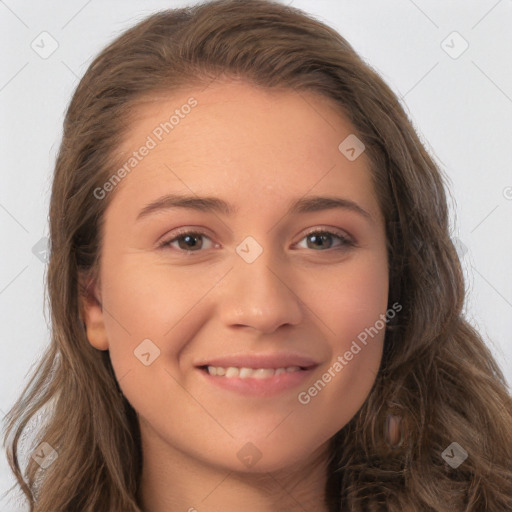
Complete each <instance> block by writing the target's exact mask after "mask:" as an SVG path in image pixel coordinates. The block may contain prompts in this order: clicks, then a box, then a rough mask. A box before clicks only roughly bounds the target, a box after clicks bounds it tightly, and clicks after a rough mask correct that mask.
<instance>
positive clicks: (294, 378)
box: [197, 364, 318, 397]
mask: <svg viewBox="0 0 512 512" xmlns="http://www.w3.org/2000/svg"><path fill="white" fill-rule="evenodd" d="M317 366H318V365H316V364H315V365H313V366H307V367H306V366H281V367H278V368H251V367H247V366H242V367H237V366H213V365H202V366H199V367H197V369H198V370H199V371H200V373H201V375H202V378H203V379H204V380H205V381H206V383H207V384H208V385H211V386H214V387H215V388H217V389H219V388H220V389H222V390H225V391H228V392H230V393H237V394H240V395H245V396H253V397H271V396H275V395H278V394H285V392H286V391H289V392H291V391H293V390H296V388H298V387H299V386H301V387H304V386H305V383H306V382H307V380H308V379H309V378H310V377H311V375H312V373H313V370H314V369H315V368H316V367H317Z"/></svg>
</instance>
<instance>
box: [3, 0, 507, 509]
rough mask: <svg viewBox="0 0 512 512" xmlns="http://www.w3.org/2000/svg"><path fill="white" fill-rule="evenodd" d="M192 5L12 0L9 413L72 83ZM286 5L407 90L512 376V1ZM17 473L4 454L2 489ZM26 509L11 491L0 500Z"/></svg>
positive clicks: (487, 326)
mask: <svg viewBox="0 0 512 512" xmlns="http://www.w3.org/2000/svg"><path fill="white" fill-rule="evenodd" d="M192 3H194V2H193V0H190V1H189V2H186V1H167V2H164V1H156V0H154V1H145V2H141V1H138V2H137V1H134V0H123V1H112V0H111V1H101V2H100V1H98V0H89V1H87V0H80V1H79V0H73V1H67V2H57V1H55V0H52V1H45V2H36V1H21V0H0V40H1V48H2V52H1V54H0V112H1V120H2V122H1V137H0V141H1V153H0V155H1V164H0V235H1V238H2V245H1V252H0V254H1V267H0V321H1V326H2V340H1V347H2V352H1V357H0V365H1V366H0V375H1V377H0V379H1V388H0V416H1V417H3V416H4V414H5V412H7V410H8V409H9V408H10V406H11V405H12V403H13V402H14V400H15V398H16V397H17V396H18V395H19V393H20V391H21V389H22V385H23V384H24V383H25V382H26V377H27V374H28V372H29V370H30V369H31V365H32V364H33V363H35V362H36V361H37V360H38V358H39V357H40V354H41V353H42V351H43V349H44V348H45V346H46V344H47V343H48V339H49V334H48V327H47V320H46V318H47V317H48V315H47V314H46V317H45V313H44V309H43V303H44V289H43V278H44V272H45V264H44V263H43V262H42V261H41V260H40V259H39V258H38V257H37V256H36V255H35V254H34V253H33V252H32V248H33V247H34V245H36V244H37V242H38V241H39V240H40V239H41V238H42V237H45V236H47V235H48V227H47V211H48V201H49V192H50V185H51V173H52V171H53V166H54V163H55V156H56V152H57V150H58V146H59V142H60V137H61V125H62V121H63V116H64V111H65V108H66V106H67V104H68V102H69V100H70V98H71V94H72V92H73V90H74V89H75V87H76V85H77V82H78V79H79V78H80V77H81V76H82V75H83V73H84V72H85V70H86V68H87V66H88V65H89V63H90V62H91V60H92V58H93V56H95V55H96V54H97V53H98V52H99V51H100V50H101V49H102V48H103V47H104V46H105V45H106V43H108V42H109V41H111V40H112V39H113V38H115V37H116V36H117V35H119V34H120V33H121V32H122V31H123V30H125V29H126V28H128V27H130V26H132V25H133V24H135V23H136V22H137V21H139V20H141V19H143V18H144V17H145V16H146V15H148V14H150V13H152V12H154V11H156V10H159V9H164V8H169V7H181V6H184V5H191V4H192ZM283 3H287V4H290V5H292V6H294V7H298V8H301V9H304V10H306V11H308V12H310V13H312V14H314V15H315V16H317V17H318V18H319V19H320V20H322V21H324V22H326V23H328V24H329V25H331V26H332V27H334V28H335V29H337V30H338V31H339V32H340V33H341V34H342V35H343V36H344V37H345V38H346V39H347V40H348V41H349V42H350V43H351V44H352V45H353V46H354V48H355V49H356V51H358V52H359V53H360V54H361V55H362V57H363V58H364V59H365V60H366V61H367V62H368V63H369V64H370V65H371V66H373V68H374V69H375V70H376V71H377V72H379V73H380V74H381V76H382V77H383V78H384V79H385V80H386V82H387V83H388V84H389V85H390V86H391V88H392V89H393V90H394V91H395V92H396V94H397V95H398V96H399V97H400V98H402V102H403V104H404V106H405V108H406V111H407V112H408V114H409V115H410V118H411V120H412V121H413V123H414V126H415V127H416V129H417V131H418V132H419V134H420V136H421V138H422V140H423V141H424V142H425V144H426V145H427V148H428V149H429V151H430V152H431V154H432V155H433V156H434V158H435V159H436V161H437V162H438V163H439V164H440V166H441V168H442V169H443V170H444V171H445V172H446V174H447V175H448V177H449V181H450V183H449V186H450V190H451V197H452V199H451V201H452V203H451V205H450V206H451V209H452V212H453V216H452V218H453V230H454V231H453V236H454V237H457V238H458V239H459V246H460V248H461V251H460V253H461V254H463V265H464V269H465V274H466V278H467V287H468V299H467V306H466V310H467V316H468V318H469V320H470V321H471V322H472V323H473V324H474V325H476V326H477V327H478V328H479V329H480V330H481V332H482V333H483V335H484V337H485V339H486V340H487V342H488V344H489V346H490V347H491V349H492V351H493V353H494V354H495V357H496V358H497V360H498V362H499V363H500V365H501V367H502V368H503V370H504V372H505V375H506V377H507V379H508V382H509V383H512V341H511V334H510V333H511V331H512V272H511V270H510V264H511V258H510V254H511V252H512V251H511V249H512V229H510V228H511V222H510V220H511V214H512V188H511V187H512V151H511V147H512V66H511V64H512V62H511V58H510V55H511V54H512V31H511V30H510V27H511V26H512V1H511V0H499V1H496V0H478V1H476V0H473V1H467V0H458V1H452V2H445V1H442V0H436V1H423V0H414V1H413V0H391V1H386V2H382V1H380V0H371V1H370V0H363V1H359V2H355V1H349V0H293V1H292V2H290V1H289V0H283ZM43 31H47V32H48V33H49V34H51V37H52V38H54V39H55V40H56V41H57V43H58V48H57V49H56V51H55V52H54V53H53V54H52V55H50V56H49V57H48V58H46V59H43V58H41V57H40V56H39V55H38V54H37V53H36V52H35V51H34V50H33V49H32V47H31V44H32V42H33V41H34V40H35V43H34V44H36V43H38V41H40V38H41V37H47V36H40V34H41V33H42V32H43ZM454 31H456V32H458V33H459V34H460V35H461V36H462V38H464V40H465V41H466V42H467V43H468V44H469V47H468V49H467V50H466V51H465V52H464V53H462V54H461V55H460V56H458V58H452V57H451V56H450V55H448V54H447V53H446V51H445V50H444V49H443V47H445V48H446V49H447V50H449V51H451V52H452V54H457V53H459V52H460V51H461V49H462V48H463V46H461V45H463V44H464V41H463V40H462V39H460V38H458V36H453V35H450V34H452V33H453V32H454ZM448 36H449V37H448ZM447 37H448V39H446V38H447ZM443 41H445V43H442V42H443ZM39 44H40V45H42V43H39ZM447 46H451V47H452V48H451V50H450V49H449V48H447ZM46 48H48V46H46ZM427 293H428V292H427ZM10 485H11V478H10V476H9V471H8V469H7V463H6V462H5V457H4V455H3V454H2V456H1V457H0V493H2V492H3V491H4V490H6V489H7V488H8V487H10ZM15 510H17V509H16V507H15V505H14V504H13V503H9V502H8V500H7V498H5V499H2V498H1V497H0V511H2V512H3V511H6V512H7V511H9V512H14V511H15Z"/></svg>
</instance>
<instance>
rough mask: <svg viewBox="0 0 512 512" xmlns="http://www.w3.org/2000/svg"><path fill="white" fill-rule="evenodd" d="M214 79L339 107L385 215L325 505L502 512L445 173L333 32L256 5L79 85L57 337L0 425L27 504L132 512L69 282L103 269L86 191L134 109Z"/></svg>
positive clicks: (62, 168)
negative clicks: (379, 286)
mask: <svg viewBox="0 0 512 512" xmlns="http://www.w3.org/2000/svg"><path fill="white" fill-rule="evenodd" d="M221 75H222V76H224V77H227V78H230V77H231V78H236V79H243V80H246V81H247V82H249V83H253V84H257V85H258V86H261V87H266V88H282V89H293V90H295V91H296V92H297V93H298V94H300V93H301V91H313V92H317V93H320V94H322V95H324V96H326V97H328V98H331V99H333V100H334V101H335V102H336V104H337V105H338V106H339V109H340V112H342V113H343V114H344V115H345V116H346V117H347V118H348V120H349V121H350V122H351V123H352V125H353V126H354V128H355V130H356V133H357V136H358V137H359V138H360V139H361V140H362V141H363V142H364V144H365V146H366V154H367V155H368V157H369V158H370V161H371V164H372V174H373V178H374V183H375V189H376V192H377V194H378V197H379V202H380V206H381V208H382V211H383V213H384V216H385V219H386V232H387V240H388V250H389V261H390V289H389V303H390V305H391V304H394V303H395V302H398V303H399V304H400V305H401V306H402V311H401V312H400V314H399V315H397V320H396V321H395V322H391V324H392V325H391V326H390V329H389V331H388V332H387V334H386V339H385V344H384V353H383V358H382V363H381V367H380V371H379V373H378V375H377V377H376V381H375V383H374V386H373V388H372V390H371V392H370V394H369V396H368V397H367V400H366V401H365V403H364V404H363V406H362V408H361V409H360V410H359V411H358V413H357V414H356V415H355V416H354V418H352V420H351V421H350V422H349V423H348V424H347V425H346V426H344V427H343V428H342V429H341V430H340V431H339V432H338V433H337V434H336V435H335V436H334V437H333V438H332V440H331V443H332V456H331V460H330V470H331V471H330V474H329V477H328V482H327V488H326V495H327V496H328V499H329V503H330V508H331V510H333V511H334V510H338V511H339V510H341V509H343V510H350V511H377V510H383V511H384V510H385V511H388V512H398V511H400V512H402V511H404V510H407V511H426V510H429V511H439V512H440V511H450V512H453V511H475V512H482V511H484V510H488V511H504V510H512V442H511V438H510V436H511V434H512V400H511V396H510V394H509V391H508V389H507V384H506V381H505V379H504V376H503V374H502V372H501V370H500V368H499V366H498V365H497V363H496V362H495V360H494V359H493V357H492V355H491V353H490V351H489V349H488V348H487V346H486V345H485V343H484V342H483V340H482V338H481V337H480V336H479V334H478V333H477V332H475V330H474V329H473V328H472V327H471V326H470V325H469V324H468V322H467V321H466V320H464V318H463V317H462V313H461V311H462V306H463V302H464V294H465V290H464V282H463V276H462V273H461V267H460V263H459V260H458V257H457V253H456V251H455V249H454V245H453V244H452V241H451V239H450V233H449V222H448V211H447V202H446V196H445V191H444V180H443V176H442V173H441V171H440V169H439V168H438V167H437V165H436V164H435V162H434V161H433V159H432V158H431V157H430V156H429V154H428V153H427V151H426V150H425V148H424V147H423V145H422V143H421V142H420V140H419V138H418V136H417V134H416V133H415V131H414V129H413V127H412V125H411V123H410V121H409V119H408V118H407V115H406V114H405V112H404V110H403V108H402V107H401V105H400V103H399V101H398V100H397V98H396V96H395V95H394V94H393V92H392V91H391V90H390V88H389V87H388V86H387V85H386V84H385V83H384V82H383V80H382V79H381V78H380V77H379V76H378V75H377V74H376V73H375V72H374V71H373V70H372V69H371V67H369V66H368V65H367V64H365V63H364V62H363V60H362V59H361V58H360V57H359V56H358V55H357V54H356V52H355V51H354V50H353V48H352V47H351V46H350V44H349V43H348V42H347V41H346V40H345V39H344V38H343V37H341V36H340V35H339V34H338V33H337V32H336V31H334V30H333V29H331V28H329V27H328V26H326V25H325V24H323V23H321V22H319V21H317V20H315V19H314V18H312V17H310V16H308V15H306V14H305V13H303V12H301V11H299V10H298V9H294V8H290V7H285V6H283V5H281V4H279V3H274V2H271V1H267V0H244V1H241V0H220V1H214V2H210V3H205V4H202V5H198V6H195V7H190V8H184V9H176V10H167V11H163V12H158V13H156V14H154V15H152V16H150V17H148V18H147V19H145V20H143V21H142V22H140V23H138V24H137V25H136V26H134V27H133V28H131V29H129V30H128V31H126V32H125V33H123V34H122V35H121V36H120V37H118V38H117V39H116V40H115V41H113V42H112V43H111V44H110V45H109V46H108V47H106V48H105V49H104V50H103V51H102V52H101V54H100V55H99V56H97V57H96V59H95V60H94V61H93V62H92V64H91V65H90V66H89V69H88V70H87V72H86V73H85V75H84V77H83V78H82V80H81V81H80V83H79V85H78V87H77V89H76V92H75V94H74V96H73V98H72V100H71V103H70V105H69V108H68V110H67V114H66V118H65V121H64V134H63V140H62V144H61V146H60V151H59V154H58V158H57V162H56V168H55V173H54V179H53V188H52V195H51V205H50V260H49V267H48V271H47V289H48V294H49V301H50V307H51V321H52V327H51V329H52V337H51V343H50V345H49V347H48V348H47V350H46V352H45V354H44V357H43V358H42V360H41V362H40V363H39V365H38V367H37V368H36V370H35V371H34V372H33V374H32V376H31V379H30V381H29V382H28V384H27V386H26V388H25V390H24V391H23V393H22V395H21V397H20V398H19V400H18V401H17V402H16V403H15V405H14V406H13V407H12V409H11V410H10V411H9V413H8V415H7V420H8V421H7V427H6V433H5V438H4V445H5V446H6V447H7V454H8V459H9V463H10V465H11V468H12V470H13V472H14V474H15V476H16V478H17V480H18V482H19V486H20V488H21V489H22V491H23V492H24V494H25V496H26V498H27V499H28V502H29V503H30V510H31V511H37V512H51V511H52V512H53V511H59V512H68V511H69V512H77V511H83V512H86V511H87V512H92V511H98V510H101V511H102V512H119V511H123V512H128V511H130V512H135V511H139V512H140V508H139V506H138V504H137V491H138V488H139V482H140V477H141V464H142V462H141V461H142V454H141V445H140V432H139V429H138V424H137V419H136V414H135V411H134V410H133V409H132V407H131V406H130V404H129V403H128V402H127V400H126V399H125V398H124V397H123V396H122V394H121V393H120V388H119V385H118V383H117V381H116V378H115V375H114V372H113V369H112V366H111V363H110V359H109V354H108V351H105V352H101V351H98V350H96V349H94V348H93V347H92V346H91V345H90V343H89V342H88V340H87V338H86V333H85V329H84V325H83V322H82V320H81V311H80V300H79V298H80V294H84V293H86V290H85V289H84V288H83V287H82V286H81V285H80V283H81V280H80V277H81V276H84V275H85V276H87V275H89V276H91V275H95V273H96V272H97V270H98V262H99V255H100V249H101V237H102V219H103V216H104V213H105V209H106V208H107V207H108V205H109V203H110V201H111V200H112V197H113V196H114V195H115V191H113V192H112V193H111V194H109V195H108V196H107V197H105V198H104V199H102V200H98V199H97V197H95V195H94V190H95V189H97V188H98V187H101V186H102V184H104V183H106V181H107V180H108V179H109V177H111V176H112V174H113V171H114V170H115V169H117V168H118V166H119V165H121V164H122V162H121V161H120V160H119V157H118V155H117V153H116V148H118V147H119V145H120V143H121V141H122V140H123V137H124V135H125V134H126V131H127V129H128V128H129V126H130V119H131V118H130V116H131V113H132V112H133V111H134V107H135V106H136V105H137V104H139V103H140V102H142V101H144V100H145V99H148V98H151V97H152V96H154V95H155V94H156V93H159V92H165V93H167V94H169V93H172V92H173V91H177V90H178V89H183V88H186V87H191V86H194V85H202V84H204V86H207V85H208V83H210V82H211V81H212V80H215V79H216V78H217V77H219V76H221ZM340 142H341V141H340ZM390 415H392V416H391V417H393V416H398V417H399V418H401V422H400V423H399V425H400V428H401V429H402V431H401V434H402V438H401V442H397V443H395V444H392V443H389V436H388V435H386V429H385V427H384V426H385V425H386V424H389V418H390ZM36 419H38V423H37V424H35V420H36ZM27 432H35V434H36V435H35V436H34V439H35V441H34V442H33V443H32V445H31V448H30V450H34V449H38V450H40V451H41V450H42V453H44V454H48V453H50V454H53V456H54V458H55V460H53V463H51V464H49V465H48V467H46V468H45V469H43V468H42V467H41V466H40V464H39V463H38V462H37V457H36V458H31V457H29V456H27V457H26V459H27V460H26V461H21V462H24V463H26V467H24V468H23V470H22V464H21V463H20V448H21V446H22V444H23V439H24V437H25V434H26V433H27ZM388 433H389V432H388ZM41 443H47V444H43V445H42V444H41ZM452 443H457V446H455V445H452ZM450 446H451V452H450V451H448V452H445V450H446V449H448V450H450ZM459 446H460V447H462V448H463V449H464V450H465V452H466V453H467V458H466V459H465V460H464V461H463V462H462V464H460V465H459V466H458V467H453V466H452V465H450V464H448V463H447V459H446V458H443V455H442V454H443V453H445V454H446V453H449V454H451V455H448V457H450V456H452V457H453V453H454V452H453V450H454V449H455V450H456V451H457V450H460V448H459ZM52 449H53V450H55V453H54V452H53V451H52ZM32 453H33V452H32V451H29V454H28V455H31V454H32ZM458 453H460V452H458Z"/></svg>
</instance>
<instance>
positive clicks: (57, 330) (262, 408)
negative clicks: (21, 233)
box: [6, 0, 512, 512]
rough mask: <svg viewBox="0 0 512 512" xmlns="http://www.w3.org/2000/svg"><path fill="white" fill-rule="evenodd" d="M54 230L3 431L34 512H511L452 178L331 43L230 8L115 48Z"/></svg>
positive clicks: (305, 25) (204, 9) (509, 420)
mask: <svg viewBox="0 0 512 512" xmlns="http://www.w3.org/2000/svg"><path fill="white" fill-rule="evenodd" d="M50 228H51V256H50V263H49V271H48V287H49V295H50V301H51V308H52V329H53V336H52V343H51V345H50V347H49V348H48V351H47V353H46V355H45V357H44V359H43V361H42V362H41V364H40V366H39V368H38V370H37V372H36V373H35V375H34V376H33V378H32V380H31V382H30V383H29V385H28V386H27V389H26V390H25V392H24V393H23V395H22V397H21V398H20V400H19V401H18V402H17V403H16V404H15V406H14V407H13V409H12V410H11V411H10V413H9V416H8V418H9V423H8V426H7V432H6V442H7V443H8V455H9V458H10V463H11V466H12V468H13V471H14V472H15V474H16V476H17V479H18V481H19V483H20V486H21V488H22V489H23V491H24V492H25V494H26V496H27V499H28V501H29V503H30V505H31V510H34V511H38V512H43V511H50V510H51V511H55V510H59V511H74V512H75V511H78V510H80V511H93V510H94V511H98V510H101V511H112V512H114V511H119V510H123V511H141V510H142V511H144V512H160V511H163V510H199V511H201V510H217V509H220V508H222V509H223V510H241V509H243V510H257V511H264V510H277V509H278V508H279V509H280V510H282V509H285V510H299V509H300V510H319V511H327V510H329V511H334V510H351V511H366V510H372V511H373V510H383V511H384V510H385V511H403V510H408V511H409V510H410V511H420V510H435V511H448V510H449V511H458V510H460V511H462V510H464V511H479V512H480V511H484V510H488V511H502V510H508V509H511V508H512V470H511V462H512V446H511V444H510V440H509V437H510V432H511V427H512V407H511V405H512V402H511V398H510V395H509V394H508V391H507V387H506V383H505V380H504V377H503V375H502V373H501V371H500V369H499V367H498V365H497V364H496V362H495V361H494V359H493V357H492V355H491V354H490V352H489V350H488V349H487V347H486V346H485V344H484V342H483V341H482V339H481V337H480V336H479V335H478V334H477V333H476V332H475V331H474V330H473V329H472V328H471V327H470V325H469V324H468V323H467V322H466V321H465V320H464V318H463V317H462V315H461V308H462V305H463V300H464V286H463V279H462V274H461V269H460V264H459V261H458V258H457V255H456V252H455V249H454V246H453V244H452V242H451V240H450V237H449V230H448V213H447V206H446V198H445V192H444V189H443V180H442V176H441V173H440V171H439V169H438V168H437V167H436V165H435V163H434V162H433V161H432V159H431V158H430V156H429V155H428V153H427V152H426V150H425V149H424V147H423V146H422V144H421V142H420V141H419V139H418V137H417V135H416V134H415V132H414V130H413V128H412V126H411V123H410V122H409V120H408V118H407V116H406V114H405V113H404V111H403V109H402V108H401V106H400V104H399V102H398V100H397V99H396V97H395V96H394V94H393V93H392V92H391V90H390V89H389V87H388V86H387V85H386V84H385V83H384V82H383V81H382V79H381V78H380V77H379V76H378V75H376V73H375V72H373V71H372V70H371V69H370V68H369V67H368V66H367V65H365V64H364V62H363V61H362V60H361V59H360V58H359V57H358V56H357V54H356V53H355V52H354V50H353V49H352V48H351V47H350V45H349V44H348V43H347V42H346V41H345V40H344V39H343V38H342V37H341V36H340V35H339V34H337V33H336V32H335V31H333V30H332V29H330V28H328V27H327V26H325V25H323V24H322V23H320V22H318V21H316V20H314V19H311V18H309V17H308V16H306V15H305V14H304V13H302V12H300V11H298V10H296V9H292V8H287V7H284V6H281V5H280V4H277V3H272V2H267V1H263V0H251V1H248V2H241V1H233V0H227V1H217V2H211V3H208V4H204V5H200V6H197V7H194V8H189V9H180V10H172V11H167V12H161V13H158V14H155V15H153V16H151V17H149V18H148V19H146V20H144V21H142V22H141V23H139V24H138V25H136V26H135V27H133V28H132V29H130V30H128V31H127V32H125V33H124V34H122V35H121V36H120V37H119V38H118V39H117V40H116V41H114V42H113V43H112V44H111V45H109V46H108V47H107V48H106V49H105V50H104V51H103V52H102V53H101V54H100V55H99V56H98V57H97V58H96V59H95V61H94V62H93V63H92V64H91V66H90V67H89V69H88V71H87V73H86V74H85V76H84V77H83V79H82V80H81V82H80V84H79V86H78V88H77V90H76V92H75V94H74V97H73V99H72V101H71V104H70V106H69V109H68V112H67V115H66V119H65V123H64V137H63V142H62V145H61V149H60V152H59V156H58V161H57V165H56V169H55V176H54V181H53V189H52V198H51V207H50ZM45 407H47V408H48V410H44V408H45ZM43 410H44V411H45V415H44V420H43V424H42V425H41V426H40V427H39V431H38V436H37V443H36V446H35V447H34V450H33V452H31V458H30V459H29V460H28V467H27V473H26V479H25V480H26V481H24V480H23V477H22V472H21V469H20V464H19V461H18V446H19V444H20V437H21V435H22V433H23V432H24V431H25V430H26V429H27V426H29V422H30V420H31V419H32V418H33V417H35V415H36V414H38V413H41V411H43Z"/></svg>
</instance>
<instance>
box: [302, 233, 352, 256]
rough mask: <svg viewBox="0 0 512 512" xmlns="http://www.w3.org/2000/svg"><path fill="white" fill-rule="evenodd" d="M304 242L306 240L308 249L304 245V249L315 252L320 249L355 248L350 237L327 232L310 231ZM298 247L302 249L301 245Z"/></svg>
mask: <svg viewBox="0 0 512 512" xmlns="http://www.w3.org/2000/svg"><path fill="white" fill-rule="evenodd" d="M302 240H306V247H304V245H302V248H305V249H313V250H315V251H316V250H318V249H320V250H322V249H345V248H347V247H354V246H355V243H354V241H353V240H352V239H351V238H349V237H348V236H346V235H343V234H341V233H333V232H331V231H327V230H318V229H317V230H316V231H310V232H309V233H308V234H307V235H306V236H305V237H304V238H303V239H302ZM336 240H337V241H338V242H337V243H336V242H335V241H336ZM308 242H311V244H308ZM298 246H299V247H300V245H298Z"/></svg>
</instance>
